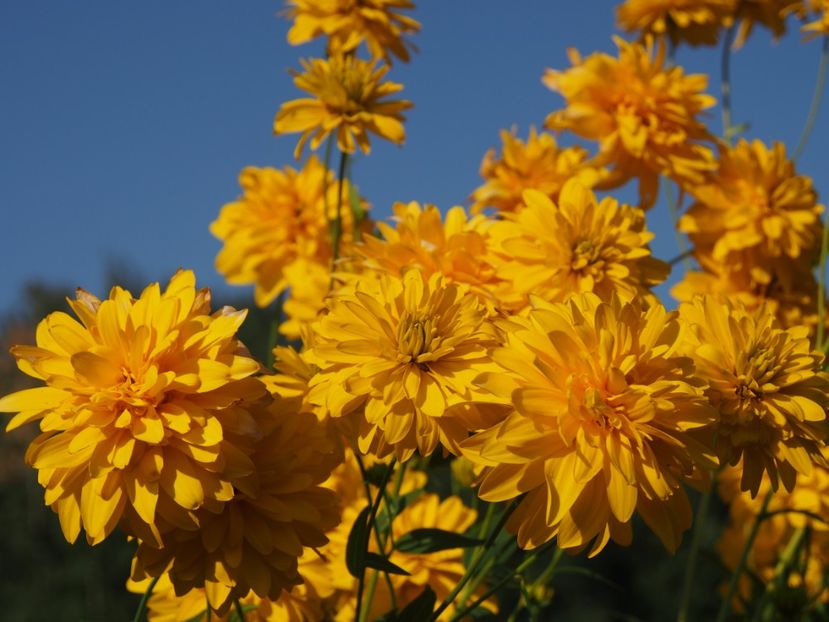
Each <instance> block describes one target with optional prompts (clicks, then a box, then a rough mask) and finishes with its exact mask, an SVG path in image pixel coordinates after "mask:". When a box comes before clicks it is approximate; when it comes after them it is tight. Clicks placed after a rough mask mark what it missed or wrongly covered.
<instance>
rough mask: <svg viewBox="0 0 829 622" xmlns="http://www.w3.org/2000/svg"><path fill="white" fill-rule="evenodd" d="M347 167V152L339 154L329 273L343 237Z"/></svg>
mask: <svg viewBox="0 0 829 622" xmlns="http://www.w3.org/2000/svg"><path fill="white" fill-rule="evenodd" d="M347 165H348V152H346V151H341V152H340V166H339V170H338V171H337V212H336V216H335V220H334V226H333V227H332V231H331V271H332V272H333V271H334V268H335V267H336V264H337V259H339V258H340V241H341V240H342V237H343V185H344V184H345V170H346V166H347Z"/></svg>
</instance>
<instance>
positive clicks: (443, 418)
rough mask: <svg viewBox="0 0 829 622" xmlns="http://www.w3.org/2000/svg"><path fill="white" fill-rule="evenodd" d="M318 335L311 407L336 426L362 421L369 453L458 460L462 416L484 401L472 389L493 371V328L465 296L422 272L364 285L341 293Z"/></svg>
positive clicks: (464, 429)
mask: <svg viewBox="0 0 829 622" xmlns="http://www.w3.org/2000/svg"><path fill="white" fill-rule="evenodd" d="M328 309H329V313H328V315H326V316H325V317H323V318H322V319H321V320H320V322H319V323H318V324H316V325H315V326H314V342H313V345H312V348H311V354H312V357H313V360H314V362H315V363H316V364H317V365H319V367H320V368H321V371H320V372H319V373H318V374H317V375H316V376H314V378H312V380H311V393H310V395H309V400H310V401H311V403H313V404H318V405H321V406H324V407H325V409H326V410H327V411H328V412H329V413H330V415H331V416H333V417H342V416H345V415H348V414H350V413H354V412H357V413H358V415H357V416H358V417H359V421H360V423H359V431H358V441H359V447H360V451H361V452H362V453H369V452H371V453H375V454H377V455H379V456H383V455H386V454H388V453H389V452H390V451H392V450H393V451H394V452H395V453H396V455H397V456H398V458H399V459H400V460H401V461H402V460H406V459H407V458H409V457H410V456H411V455H412V453H413V452H414V451H415V450H416V449H419V450H420V453H421V455H428V454H430V453H431V452H432V451H433V450H434V449H435V447H436V446H437V444H438V442H440V443H442V444H443V446H444V447H445V448H447V449H449V450H450V451H453V452H455V453H457V443H459V442H460V441H461V440H463V439H464V438H466V436H467V432H468V429H469V428H468V427H467V423H466V422H465V414H464V410H463V407H464V406H465V405H468V404H474V403H476V402H478V401H492V400H491V399H490V400H487V398H486V396H485V395H482V393H481V391H480V390H478V389H477V388H476V387H475V386H474V385H473V384H472V380H473V379H474V378H475V376H476V375H477V374H478V373H479V372H481V371H485V370H487V369H489V368H490V363H489V360H488V357H487V348H488V347H490V346H491V345H493V344H494V342H495V338H496V333H495V329H494V327H493V326H492V325H491V324H490V323H489V322H488V321H487V320H486V319H485V316H486V311H485V309H484V307H483V306H482V305H481V304H480V303H479V301H478V299H477V298H476V297H474V296H470V295H469V294H468V290H467V289H466V288H464V287H462V286H460V285H457V284H454V283H447V282H446V280H445V279H444V278H443V277H442V276H441V275H440V274H433V275H432V276H431V277H429V278H428V279H427V278H426V277H425V276H423V275H422V274H421V273H420V271H419V270H409V271H408V272H406V274H404V275H403V278H402V279H400V278H396V277H391V276H388V275H381V276H380V277H379V278H378V279H361V280H360V281H358V282H357V283H356V285H355V286H354V287H352V288H348V289H344V290H343V291H341V292H337V293H336V294H335V295H334V296H332V297H331V299H330V300H329V303H328Z"/></svg>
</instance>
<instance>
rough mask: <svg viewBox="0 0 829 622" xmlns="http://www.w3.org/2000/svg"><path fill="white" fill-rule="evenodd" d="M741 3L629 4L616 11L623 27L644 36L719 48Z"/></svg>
mask: <svg viewBox="0 0 829 622" xmlns="http://www.w3.org/2000/svg"><path fill="white" fill-rule="evenodd" d="M736 8H737V0H625V2H623V3H622V4H620V5H619V6H618V7H617V8H616V20H617V21H618V23H619V27H620V28H621V29H622V30H625V31H627V32H638V33H639V34H640V35H642V36H644V35H655V36H658V37H662V36H667V37H668V38H670V40H671V42H672V43H673V44H674V45H676V44H677V43H679V42H682V41H684V42H687V43H690V44H691V45H715V44H716V43H717V39H718V38H719V33H720V30H722V29H723V28H727V27H728V26H730V25H731V24H732V23H733V22H734V10H735V9H736Z"/></svg>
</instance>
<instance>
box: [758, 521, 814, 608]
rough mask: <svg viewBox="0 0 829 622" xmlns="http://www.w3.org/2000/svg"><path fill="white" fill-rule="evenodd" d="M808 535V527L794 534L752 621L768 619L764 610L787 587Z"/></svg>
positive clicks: (784, 550) (775, 568)
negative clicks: (790, 572)
mask: <svg viewBox="0 0 829 622" xmlns="http://www.w3.org/2000/svg"><path fill="white" fill-rule="evenodd" d="M807 535H808V529H807V528H806V527H799V528H798V529H796V530H795V532H794V533H793V534H792V537H791V538H790V539H789V543H788V544H787V545H786V548H785V549H783V553H782V554H781V555H780V559H779V560H778V561H777V564H776V565H775V567H774V578H773V579H772V580H771V581H769V582H768V583H767V584H766V589H765V590H764V591H763V595H762V596H761V597H760V602H759V603H757V608H756V609H755V610H754V615H753V616H752V618H751V619H752V620H763V619H766V618H764V617H763V613H764V610H765V609H766V607H768V605H769V601H770V600H771V598H772V596H773V595H774V592H775V591H776V590H779V589H781V588H783V587H784V586H785V585H786V578H787V573H788V571H789V570H790V569H791V568H792V567H794V565H795V562H796V561H797V557H798V555H799V553H800V549H801V548H802V547H803V543H804V542H805V541H806V538H807ZM807 546H808V545H807Z"/></svg>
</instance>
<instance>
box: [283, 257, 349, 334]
mask: <svg viewBox="0 0 829 622" xmlns="http://www.w3.org/2000/svg"><path fill="white" fill-rule="evenodd" d="M354 250H355V247H354V246H352V245H349V252H353V251H354ZM284 275H285V281H286V283H287V285H288V287H289V289H290V294H289V295H288V297H287V298H286V299H285V301H284V302H283V304H282V312H283V313H284V314H285V321H284V322H282V323H281V324H280V325H279V332H280V333H282V334H283V335H285V336H286V337H288V338H289V339H299V338H300V337H302V335H303V334H304V333H305V332H306V330H307V329H308V327H309V326H310V325H311V324H312V323H313V322H314V321H316V319H317V318H318V317H319V315H320V313H321V312H322V311H323V310H324V309H325V298H326V296H328V292H329V291H330V290H331V280H332V278H334V277H333V275H332V274H331V272H330V271H329V269H328V267H327V266H324V265H321V264H319V263H316V262H313V261H296V262H294V263H292V264H290V265H289V266H286V267H285V271H284Z"/></svg>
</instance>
